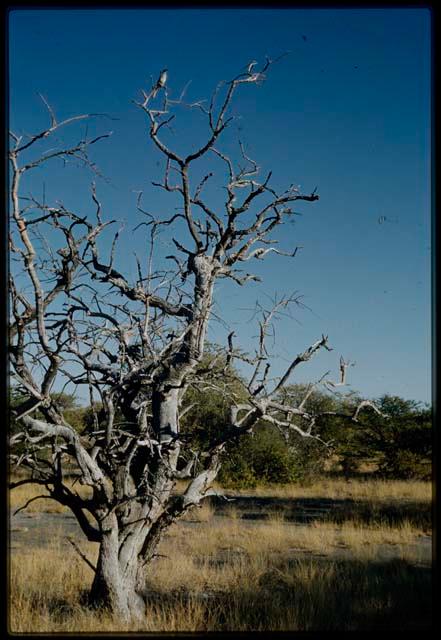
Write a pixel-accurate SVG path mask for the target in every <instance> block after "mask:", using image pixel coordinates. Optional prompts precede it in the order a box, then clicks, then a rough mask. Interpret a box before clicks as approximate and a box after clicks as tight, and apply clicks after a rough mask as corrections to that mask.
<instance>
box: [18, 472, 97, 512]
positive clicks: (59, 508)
mask: <svg viewBox="0 0 441 640" xmlns="http://www.w3.org/2000/svg"><path fill="white" fill-rule="evenodd" d="M20 479H22V478H18V477H14V476H13V477H11V482H16V481H17V480H20ZM65 484H66V486H67V487H69V489H71V490H72V491H74V492H77V493H78V494H79V495H80V496H82V497H91V489H90V487H86V486H85V485H81V484H80V483H79V482H78V481H75V482H74V481H73V480H70V479H67V480H66V481H65ZM37 496H48V497H42V498H39V499H38V500H37V499H36V497H37ZM31 500H32V502H30V501H31ZM28 502H30V504H29V506H28V507H26V511H30V512H34V513H35V512H44V513H68V512H69V509H68V507H63V505H61V504H59V503H58V502H56V501H55V500H53V499H52V498H50V497H49V494H48V492H47V490H46V488H45V487H42V486H39V485H35V484H23V485H20V486H19V487H16V488H15V489H12V490H11V491H10V492H9V507H10V508H11V510H13V511H15V510H16V509H19V508H21V507H23V506H24V505H25V504H26V503H28Z"/></svg>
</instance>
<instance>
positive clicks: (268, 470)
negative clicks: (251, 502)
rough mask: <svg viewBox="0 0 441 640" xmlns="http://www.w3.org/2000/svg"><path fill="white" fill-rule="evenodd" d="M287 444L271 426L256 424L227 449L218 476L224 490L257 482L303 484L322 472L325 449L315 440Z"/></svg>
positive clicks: (245, 486) (248, 485) (297, 439)
mask: <svg viewBox="0 0 441 640" xmlns="http://www.w3.org/2000/svg"><path fill="white" fill-rule="evenodd" d="M293 440H295V444H289V445H288V444H287V442H286V441H285V439H284V438H283V437H282V435H281V434H280V433H279V432H278V431H277V429H275V428H274V427H272V426H268V425H258V426H257V427H256V429H255V432H254V434H247V435H244V436H242V437H241V438H240V439H239V441H238V442H237V443H236V444H232V445H230V446H229V448H228V449H227V451H226V453H225V456H224V462H223V465H222V467H221V470H220V473H219V481H220V482H221V484H222V485H224V486H225V487H231V488H248V487H253V486H256V485H257V484H260V483H271V484H272V483H274V484H287V483H290V482H300V481H301V482H303V483H306V482H308V481H311V480H312V479H314V478H315V477H316V476H317V475H318V474H320V473H321V472H322V471H323V463H324V458H325V457H326V450H325V448H324V446H323V445H322V444H320V443H318V442H316V441H314V440H305V439H303V438H300V437H299V438H296V439H293Z"/></svg>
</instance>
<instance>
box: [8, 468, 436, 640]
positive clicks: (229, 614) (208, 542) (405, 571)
mask: <svg viewBox="0 0 441 640" xmlns="http://www.w3.org/2000/svg"><path fill="white" fill-rule="evenodd" d="M37 492H38V491H37ZM37 492H35V491H34V489H31V488H30V487H28V486H25V487H20V488H19V489H16V490H14V491H13V492H12V494H11V501H10V502H11V508H12V510H14V509H16V508H18V506H20V505H21V504H23V503H24V502H26V501H27V500H29V499H31V498H32V497H33V495H36V493H37ZM236 493H237V495H238V496H240V495H241V494H243V493H244V492H236ZM246 493H247V494H248V495H250V494H253V496H254V497H260V498H262V497H264V498H265V497H267V498H274V497H277V498H278V499H286V500H287V501H290V500H295V499H299V498H317V497H319V498H329V499H333V500H334V499H336V500H337V499H338V500H342V499H345V498H347V499H350V500H353V502H354V505H357V506H358V507H360V505H361V507H362V510H361V511H360V513H363V514H365V513H366V510H367V511H368V512H369V513H370V514H371V516H372V517H371V518H365V517H363V518H360V517H359V511H357V509H355V510H354V512H351V510H350V509H348V510H347V511H345V519H343V520H342V519H341V518H340V520H339V521H338V522H335V521H332V517H331V518H330V519H327V520H325V521H317V520H316V521H313V522H311V523H310V524H306V525H302V526H296V525H294V524H293V523H290V522H287V521H286V518H285V513H284V512H283V511H281V510H276V511H274V512H272V513H271V512H270V513H269V517H268V518H267V519H264V520H256V521H253V522H250V521H246V520H244V519H243V518H242V512H241V510H240V509H239V508H238V507H237V506H235V504H234V502H231V503H228V504H227V506H226V508H224V509H223V511H222V516H223V517H218V515H216V511H215V508H214V507H213V505H211V504H210V503H206V504H205V505H203V506H202V507H201V508H199V509H197V510H195V511H194V512H193V513H190V514H188V515H187V516H186V517H185V519H184V520H183V521H181V522H178V523H175V524H174V525H173V527H172V528H171V529H170V530H169V532H168V534H167V536H166V537H165V538H164V540H163V542H162V543H161V547H160V549H159V550H158V553H159V554H160V555H159V556H158V557H157V558H156V559H155V560H154V562H153V564H152V566H151V569H150V572H149V574H148V575H147V576H146V588H147V593H149V599H148V605H147V611H146V618H145V621H144V622H143V624H142V625H141V626H140V625H137V626H134V625H125V626H124V625H123V624H121V622H120V621H119V620H117V619H114V618H113V617H112V616H111V615H110V614H109V613H108V612H105V611H98V612H97V611H92V610H89V609H87V607H86V606H85V605H84V604H83V603H84V597H85V594H86V593H87V589H88V587H89V586H90V584H91V581H92V571H91V569H90V568H89V567H88V566H87V565H86V564H85V563H84V561H83V560H82V559H81V558H79V556H78V555H77V554H76V553H75V551H74V549H72V548H71V547H66V546H65V545H64V544H63V535H62V531H61V530H60V535H59V536H55V537H54V538H53V539H52V541H51V542H50V544H49V545H45V546H44V547H36V546H27V547H24V546H22V547H20V548H19V550H18V552H12V553H11V555H10V599H9V603H10V607H9V628H10V631H12V632H14V633H20V632H29V631H32V632H45V633H57V632H58V633H61V632H69V631H70V632H124V631H146V632H147V631H156V632H159V631H229V630H231V631H249V630H272V631H277V630H292V631H297V630H315V629H325V630H326V629H337V630H345V629H373V628H398V629H404V628H406V629H408V628H410V629H428V628H430V615H431V571H430V566H427V562H426V563H424V558H423V554H422V547H421V545H418V544H417V543H418V540H421V539H422V537H423V536H424V535H426V536H427V534H428V533H430V525H428V522H429V521H430V505H431V499H432V496H431V485H430V483H424V482H395V481H389V482H380V481H363V482H357V481H351V482H349V483H348V482H345V481H339V480H323V481H321V482H317V483H316V484H315V485H311V486H309V487H300V486H286V487H271V488H268V487H259V488H257V489H256V490H254V491H247V492H246ZM409 504H412V505H413V506H414V507H415V506H417V507H418V508H415V509H413V510H408V511H406V510H405V509H404V506H405V505H409ZM388 505H389V506H393V507H394V508H395V510H396V511H397V509H399V507H400V505H402V506H403V517H402V518H401V519H400V518H399V519H396V518H395V519H394V520H393V521H392V522H388V521H386V520H385V519H384V518H383V514H384V512H385V509H386V507H387V506H388ZM54 508H57V509H60V510H61V507H59V506H58V505H57V504H56V503H53V501H51V500H37V501H35V502H32V503H31V504H30V506H29V509H35V510H37V509H40V511H41V510H46V509H54ZM400 513H401V512H400ZM422 514H425V516H424V517H423V516H422ZM77 542H78V544H79V546H80V547H81V549H82V551H83V552H84V553H85V554H86V555H87V556H88V557H89V558H90V560H92V561H93V562H95V560H96V556H97V545H96V544H94V543H88V542H87V541H83V540H80V539H78V540H77ZM389 547H390V548H393V549H394V557H393V559H389V560H387V561H384V560H381V555H380V553H379V550H380V549H382V550H383V551H384V549H386V550H387V548H389ZM336 554H340V555H336ZM426 558H427V553H426Z"/></svg>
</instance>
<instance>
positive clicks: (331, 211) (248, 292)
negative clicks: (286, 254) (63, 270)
mask: <svg viewBox="0 0 441 640" xmlns="http://www.w3.org/2000/svg"><path fill="white" fill-rule="evenodd" d="M9 39H10V49H9V51H10V54H9V55H10V72H9V79H10V85H9V86H10V119H11V128H12V129H13V130H14V131H15V132H18V133H25V132H35V131H38V130H39V129H40V128H41V127H42V126H44V125H45V123H46V121H47V113H46V112H45V110H44V108H43V107H42V103H41V101H40V99H39V98H38V96H37V93H38V92H40V93H42V94H43V95H44V96H45V97H46V98H47V99H48V100H49V102H50V104H51V105H52V107H53V108H54V110H55V111H56V113H57V115H58V117H59V118H60V119H62V118H65V117H69V116H71V115H76V114H78V113H92V112H93V113H95V112H99V113H102V112H105V113H107V114H109V115H110V116H111V117H112V118H115V120H112V121H107V120H104V119H103V120H100V121H97V122H94V123H92V124H91V125H90V127H91V131H93V130H95V129H96V131H97V132H105V131H107V130H108V129H109V128H110V129H112V130H113V135H112V137H111V138H110V139H109V140H106V141H104V142H103V143H102V145H101V146H100V147H99V148H98V147H96V149H95V151H94V159H96V160H97V162H98V164H99V166H100V168H101V169H102V171H103V173H104V174H105V175H106V176H108V178H109V181H110V183H109V184H108V183H106V182H100V183H98V185H97V187H98V190H99V193H100V197H101V198H102V200H103V203H104V205H105V215H106V216H108V217H109V218H111V217H112V218H113V217H117V218H118V219H121V220H124V221H125V225H126V227H125V232H124V234H123V236H122V239H121V253H120V256H122V263H120V266H121V264H123V265H124V266H127V265H128V264H129V262H130V261H129V260H128V258H127V256H128V255H129V254H130V253H131V251H132V250H133V249H135V248H136V249H137V250H138V251H140V252H142V250H143V249H144V247H145V240H144V237H143V236H142V234H141V233H139V232H138V233H136V234H133V233H132V232H131V230H130V229H131V227H133V226H135V224H137V223H138V222H139V221H140V219H139V217H138V216H137V214H136V206H135V205H136V195H135V194H134V193H133V191H135V190H143V191H144V194H145V195H144V202H145V203H148V207H147V206H146V208H149V209H150V210H153V211H156V212H161V213H162V214H163V215H167V214H168V211H169V206H170V205H169V204H167V202H166V200H165V199H164V197H163V196H161V195H160V194H158V193H157V192H156V191H155V190H154V189H153V187H152V186H151V181H152V180H157V179H158V178H159V177H160V166H158V164H157V163H158V160H160V158H159V157H158V155H157V154H156V153H155V151H154V150H153V148H152V146H151V145H150V144H149V141H148V137H147V135H146V122H145V119H144V117H143V114H142V113H141V112H140V111H139V110H138V109H136V107H135V106H134V105H133V103H131V100H132V99H134V98H138V97H139V90H140V89H141V88H142V87H148V86H149V83H150V76H154V77H156V76H157V74H158V73H159V71H160V70H161V69H162V68H164V67H167V68H168V70H169V84H170V86H171V88H172V89H174V91H175V95H179V93H180V91H181V89H182V88H183V87H184V85H185V84H186V83H187V82H188V81H189V80H191V84H190V85H189V88H188V93H187V96H188V99H189V100H196V99H201V98H206V97H209V96H210V94H211V92H212V90H213V89H214V87H215V86H216V84H217V82H218V81H219V80H223V79H225V80H228V79H231V78H232V77H234V75H236V74H237V73H238V72H240V70H241V69H242V67H243V66H244V65H245V64H246V63H247V62H249V61H250V60H252V59H255V60H259V61H262V60H264V57H265V55H270V56H272V57H276V56H278V55H279V54H281V53H283V52H284V51H287V50H289V51H290V55H288V56H286V57H284V58H283V59H282V60H280V62H278V63H277V64H276V65H274V67H272V69H271V72H270V73H269V74H268V77H267V79H266V81H265V82H264V83H263V84H262V85H261V86H259V87H256V86H250V87H243V90H242V91H240V92H239V93H238V95H237V99H236V100H235V102H234V106H233V113H234V114H235V115H237V116H239V115H240V116H241V118H240V119H237V120H236V121H235V123H233V125H232V127H231V130H230V132H229V133H228V135H227V136H226V139H225V143H224V144H225V147H224V148H225V149H233V144H234V137H235V136H236V135H240V137H241V139H242V140H243V142H244V144H245V145H246V149H247V152H248V154H249V155H251V156H252V157H253V158H254V159H255V160H256V161H257V162H258V164H259V166H261V167H262V171H263V172H265V171H267V172H268V171H269V170H272V171H273V185H274V187H276V188H283V187H284V186H288V185H289V184H291V183H292V182H295V183H296V184H300V185H301V187H302V189H303V190H304V191H305V192H308V193H309V192H310V191H312V190H313V189H314V188H315V187H317V191H318V193H319V194H320V200H319V202H316V203H312V204H309V203H304V204H303V205H301V206H300V205H299V206H298V207H297V209H296V210H297V211H299V212H301V213H302V216H299V217H298V218H297V220H296V223H295V224H288V225H286V227H284V228H283V229H282V228H279V229H278V231H277V232H276V234H275V237H276V238H277V239H278V240H280V248H282V249H285V250H290V249H292V248H293V247H295V246H296V245H301V246H302V247H303V249H302V250H301V251H300V252H299V253H298V255H297V256H296V258H295V259H293V260H290V259H289V258H282V257H278V256H274V257H270V259H268V260H267V261H266V262H265V263H260V262H258V263H257V264H256V266H255V268H254V272H255V273H257V274H259V275H262V276H264V282H263V283H261V284H259V283H252V284H251V285H249V286H247V287H246V288H240V287H238V286H236V285H230V284H227V283H225V281H221V283H220V285H219V287H218V289H217V291H216V301H217V306H216V311H217V312H219V313H220V312H221V313H222V316H223V317H224V318H225V320H226V321H227V322H228V323H229V324H230V327H231V328H233V329H234V330H235V331H236V334H237V336H238V338H237V340H238V342H239V341H240V342H241V343H242V345H243V346H244V347H245V348H249V349H251V348H252V346H253V336H254V335H255V333H256V328H255V325H253V323H252V322H249V320H250V317H251V315H252V314H251V312H250V309H252V308H253V306H254V303H255V301H256V300H257V299H260V300H261V301H262V302H265V303H268V299H269V297H271V296H274V295H275V294H279V295H281V294H283V293H291V292H293V291H298V292H300V293H301V294H303V302H304V303H305V304H306V305H307V306H308V307H309V309H310V310H308V309H303V310H301V309H296V310H295V311H294V316H295V319H294V320H289V319H287V318H286V319H283V320H281V321H280V322H279V323H277V326H276V330H277V334H276V337H277V342H276V345H275V346H274V348H273V352H274V355H275V360H274V363H275V364H274V372H275V373H279V374H280V373H281V371H282V369H283V367H284V366H286V365H287V363H288V361H289V359H290V357H291V356H295V355H296V354H297V353H299V352H300V351H303V350H304V349H305V348H306V347H307V346H309V345H310V344H311V343H312V342H313V341H315V340H317V339H318V338H320V336H321V334H322V333H325V334H328V335H329V342H330V345H331V346H332V347H333V348H334V351H332V352H330V353H327V352H326V353H323V354H319V355H318V356H317V357H316V358H315V360H313V361H311V363H309V364H305V365H304V368H303V369H302V371H300V370H299V374H298V375H297V376H296V377H295V378H293V382H294V381H302V382H303V381H307V380H314V379H317V378H318V377H319V376H320V375H321V374H322V373H324V372H325V371H327V370H328V369H332V371H333V372H335V377H336V376H337V371H338V359H339V356H340V354H342V355H343V356H344V357H345V358H346V359H350V360H351V361H355V362H356V366H355V367H353V368H351V369H350V382H351V388H352V389H354V390H357V391H358V392H360V393H361V394H362V395H364V396H366V397H378V396H379V395H381V394H382V393H392V394H397V395H400V396H403V397H405V398H411V399H416V400H421V401H429V400H430V397H431V326H430V314H431V292H430V286H431V283H430V278H431V266H430V265H431V236H430V224H431V210H430V207H431V195H430V189H431V183H430V143H431V125H430V100H431V95H430V73H431V69H430V48H431V43H430V13H429V11H428V10H424V9H352V10H349V9H338V10H328V9H326V10H324V9H305V10H299V9H286V10H283V9H278V10H271V9H257V8H256V9H213V10H200V9H198V10H196V9H194V10H190V9H185V10H178V9H170V10H159V9H155V10H153V9H147V10H139V9H136V10H110V9H109V10H106V9H99V10H61V9H60V10H41V9H40V10H20V11H19V10H16V11H12V12H11V13H10V29H9ZM178 115H179V119H178V117H177V118H176V123H174V134H173V135H172V134H167V135H169V136H170V137H169V138H168V140H169V141H170V143H171V144H175V145H176V146H177V148H178V149H181V150H184V149H185V150H188V151H190V150H191V149H193V148H194V145H195V141H196V143H197V142H198V140H199V138H198V136H199V135H200V134H201V130H200V127H199V125H197V124H195V123H194V122H195V121H194V120H192V119H190V118H189V116H188V114H186V113H181V112H180V113H179V114H178ZM77 131H78V130H77ZM66 135H69V134H68V133H67V134H66ZM220 146H221V145H220ZM161 162H162V160H161ZM43 181H44V182H45V188H46V196H47V198H48V199H50V198H52V199H53V200H55V199H62V200H63V201H64V202H65V204H66V205H69V206H72V207H76V208H77V209H79V210H82V211H90V213H92V212H93V208H92V206H91V202H90V198H89V195H88V184H89V183H90V176H89V175H86V174H85V173H84V172H82V171H76V172H74V171H70V170H69V169H67V170H66V169H61V167H60V166H58V165H53V166H51V168H50V171H49V172H47V173H45V174H44V175H42V174H41V175H40V174H37V173H35V174H34V175H33V176H32V178H31V180H30V182H29V185H28V186H29V189H30V190H33V191H34V192H36V193H41V189H42V182H43ZM219 194H221V191H220V190H218V191H217V192H213V194H212V198H213V204H214V205H215V206H220V205H221V197H220V195H219ZM164 241H165V239H164ZM162 248H163V250H164V251H167V250H168V252H170V247H169V246H168V245H166V244H164V246H163V247H162ZM248 266H249V265H248ZM253 266H254V265H253ZM227 333H228V331H227V329H226V328H224V327H222V326H221V325H219V324H217V323H214V324H213V326H212V329H211V332H210V338H211V339H212V340H219V341H221V340H224V339H225V336H226V334H227Z"/></svg>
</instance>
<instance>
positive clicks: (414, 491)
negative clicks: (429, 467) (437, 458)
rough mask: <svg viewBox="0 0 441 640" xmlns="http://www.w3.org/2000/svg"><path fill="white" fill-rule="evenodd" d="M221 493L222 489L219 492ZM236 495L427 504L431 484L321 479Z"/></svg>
mask: <svg viewBox="0 0 441 640" xmlns="http://www.w3.org/2000/svg"><path fill="white" fill-rule="evenodd" d="M220 490H221V489H220ZM232 493H234V494H236V495H238V496H240V495H249V496H255V497H266V496H271V497H273V498H293V499H294V498H326V499H332V500H337V499H338V500H345V499H349V500H365V501H369V502H378V501H387V500H399V501H402V500H416V501H421V502H430V501H431V500H432V485H431V483H430V482H424V481H416V480H412V481H408V480H349V481H346V480H340V479H323V480H318V481H316V482H314V483H313V484H310V485H307V486H302V485H299V484H287V485H271V486H263V485H261V486H258V487H256V488H254V489H243V490H238V491H234V492H232Z"/></svg>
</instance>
